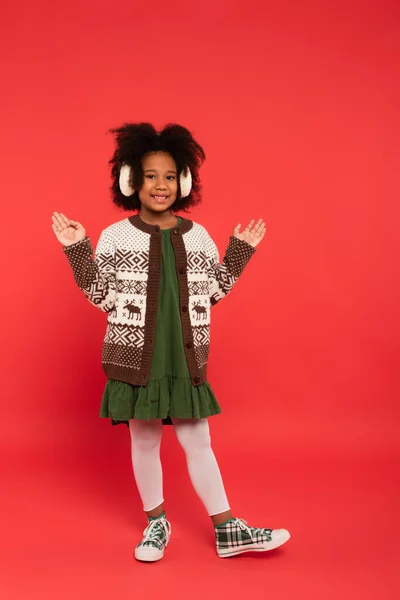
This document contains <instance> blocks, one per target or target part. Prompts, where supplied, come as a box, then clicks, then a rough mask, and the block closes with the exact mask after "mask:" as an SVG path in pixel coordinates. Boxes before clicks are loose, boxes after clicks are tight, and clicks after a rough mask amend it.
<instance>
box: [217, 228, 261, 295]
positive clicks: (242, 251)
mask: <svg viewBox="0 0 400 600" xmlns="http://www.w3.org/2000/svg"><path fill="white" fill-rule="evenodd" d="M255 251H256V249H255V248H254V247H253V246H251V245H250V244H248V243H247V242H245V241H243V240H240V239H238V238H236V237H234V236H231V237H230V239H229V245H228V248H227V250H226V253H225V256H224V259H223V261H222V263H221V264H220V262H219V253H218V249H217V246H216V245H215V243H214V242H213V240H212V239H211V237H210V236H209V235H208V233H207V237H206V254H207V270H208V281H209V295H210V302H211V304H212V305H214V304H217V302H219V301H220V300H222V298H225V296H227V295H228V294H229V292H230V291H231V290H232V288H233V286H234V285H235V283H236V282H237V280H238V279H239V276H240V275H241V274H242V272H243V270H244V268H245V266H246V265H247V263H248V262H249V260H250V258H251V257H252V256H253V254H254V252H255Z"/></svg>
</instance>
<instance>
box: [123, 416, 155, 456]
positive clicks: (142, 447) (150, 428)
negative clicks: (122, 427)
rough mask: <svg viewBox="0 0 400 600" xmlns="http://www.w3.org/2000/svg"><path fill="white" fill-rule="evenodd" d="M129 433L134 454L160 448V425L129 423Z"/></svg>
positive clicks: (136, 421) (131, 421) (134, 421)
mask: <svg viewBox="0 0 400 600" xmlns="http://www.w3.org/2000/svg"><path fill="white" fill-rule="evenodd" d="M129 431H130V435H131V444H132V451H133V452H151V451H152V450H156V449H158V448H159V447H160V444H161V429H160V427H159V425H158V423H150V422H146V421H143V422H141V421H138V420H135V419H132V420H130V421H129Z"/></svg>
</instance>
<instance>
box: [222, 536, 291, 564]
mask: <svg viewBox="0 0 400 600" xmlns="http://www.w3.org/2000/svg"><path fill="white" fill-rule="evenodd" d="M288 540H290V533H289V532H287V534H286V535H285V536H282V538H281V539H280V540H276V541H275V542H265V544H251V545H250V544H249V545H248V546H242V547H240V546H239V547H238V548H227V549H226V550H217V554H218V556H219V557H220V558H229V557H230V556H236V555H237V554H244V553H245V552H267V551H268V550H275V548H279V546H282V544H285V543H286V542H287V541H288Z"/></svg>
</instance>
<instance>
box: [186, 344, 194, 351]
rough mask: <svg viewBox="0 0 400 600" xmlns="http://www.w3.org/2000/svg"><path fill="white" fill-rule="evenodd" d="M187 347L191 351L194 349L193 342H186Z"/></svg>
mask: <svg viewBox="0 0 400 600" xmlns="http://www.w3.org/2000/svg"><path fill="white" fill-rule="evenodd" d="M185 346H186V348H188V349H189V350H190V348H192V347H193V344H192V342H186V344H185Z"/></svg>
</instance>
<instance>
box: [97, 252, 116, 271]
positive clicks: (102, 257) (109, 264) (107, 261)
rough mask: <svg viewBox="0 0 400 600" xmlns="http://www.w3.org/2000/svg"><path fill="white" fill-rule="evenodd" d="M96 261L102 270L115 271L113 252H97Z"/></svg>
mask: <svg viewBox="0 0 400 600" xmlns="http://www.w3.org/2000/svg"><path fill="white" fill-rule="evenodd" d="M96 262H97V264H98V265H99V268H100V271H101V272H103V271H112V272H113V271H114V257H113V255H112V254H97V256H96Z"/></svg>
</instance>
